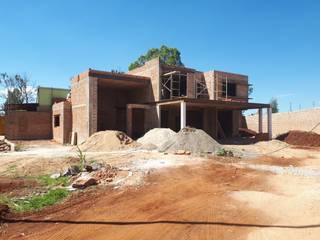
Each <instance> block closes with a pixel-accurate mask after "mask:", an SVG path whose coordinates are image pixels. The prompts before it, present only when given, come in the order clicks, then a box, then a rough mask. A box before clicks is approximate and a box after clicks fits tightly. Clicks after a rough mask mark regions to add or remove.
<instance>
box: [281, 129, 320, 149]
mask: <svg viewBox="0 0 320 240" xmlns="http://www.w3.org/2000/svg"><path fill="white" fill-rule="evenodd" d="M277 139H278V140H281V141H284V142H286V143H288V144H291V145H295V146H306V147H320V135H319V134H317V133H313V132H305V131H289V132H287V133H284V134H281V135H279V136H278V137H277Z"/></svg>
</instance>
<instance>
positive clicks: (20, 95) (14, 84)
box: [0, 73, 35, 111]
mask: <svg viewBox="0 0 320 240" xmlns="http://www.w3.org/2000/svg"><path fill="white" fill-rule="evenodd" d="M0 88H2V89H1V90H2V91H1V92H0V99H1V101H0V102H2V104H1V106H0V111H3V110H4V109H5V106H6V105H7V104H22V103H30V102H33V101H34V100H35V87H34V84H33V83H31V81H30V80H29V78H28V77H27V76H22V75H20V74H15V75H12V76H10V75H8V74H7V73H0Z"/></svg>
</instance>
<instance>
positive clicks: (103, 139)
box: [80, 130, 139, 152]
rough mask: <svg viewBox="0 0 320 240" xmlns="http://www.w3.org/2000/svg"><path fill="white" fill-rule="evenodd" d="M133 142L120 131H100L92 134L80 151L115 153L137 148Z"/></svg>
mask: <svg viewBox="0 0 320 240" xmlns="http://www.w3.org/2000/svg"><path fill="white" fill-rule="evenodd" d="M137 146H139V144H137V143H136V142H135V141H133V140H132V139H131V138H130V137H128V136H127V135H126V134H125V133H123V132H121V131H111V130H107V131H100V132H96V133H94V134H93V135H92V136H91V137H89V138H88V139H87V140H86V141H85V142H84V143H82V144H81V145H80V149H81V150H82V151H93V152H94V151H116V150H122V149H127V148H131V147H137Z"/></svg>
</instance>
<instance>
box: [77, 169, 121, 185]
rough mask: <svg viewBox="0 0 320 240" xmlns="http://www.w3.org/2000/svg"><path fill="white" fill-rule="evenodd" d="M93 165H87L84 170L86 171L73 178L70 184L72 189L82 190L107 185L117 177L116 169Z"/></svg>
mask: <svg viewBox="0 0 320 240" xmlns="http://www.w3.org/2000/svg"><path fill="white" fill-rule="evenodd" d="M93 165H94V166H93ZM93 165H87V166H86V168H85V169H86V171H84V172H81V173H80V174H78V176H77V177H74V181H73V183H72V187H73V188H79V189H84V188H86V187H89V186H92V185H97V184H108V183H110V182H112V181H113V179H114V178H115V177H116V176H117V173H118V168H115V167H112V166H111V165H109V164H107V165H102V164H93ZM88 169H89V171H88Z"/></svg>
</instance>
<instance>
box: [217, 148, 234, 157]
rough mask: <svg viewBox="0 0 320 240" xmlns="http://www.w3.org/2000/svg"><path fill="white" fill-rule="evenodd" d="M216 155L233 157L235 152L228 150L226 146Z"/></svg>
mask: <svg viewBox="0 0 320 240" xmlns="http://www.w3.org/2000/svg"><path fill="white" fill-rule="evenodd" d="M216 155H217V156H219V157H233V156H234V154H233V152H232V151H231V150H226V149H224V148H220V149H219V150H218V151H217V152H216Z"/></svg>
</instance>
